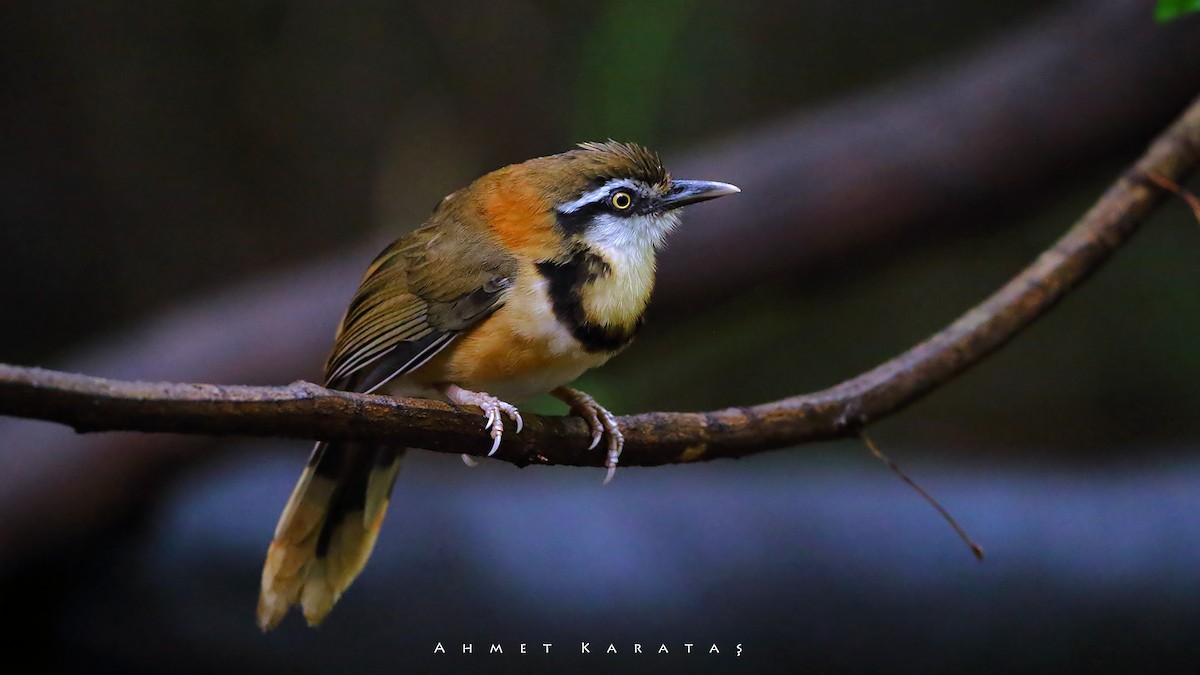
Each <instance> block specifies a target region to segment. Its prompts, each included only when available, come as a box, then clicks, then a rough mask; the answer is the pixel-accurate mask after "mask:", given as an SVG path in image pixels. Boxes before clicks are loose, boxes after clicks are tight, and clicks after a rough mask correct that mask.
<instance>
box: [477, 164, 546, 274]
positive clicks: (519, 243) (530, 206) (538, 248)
mask: <svg viewBox="0 0 1200 675" xmlns="http://www.w3.org/2000/svg"><path fill="white" fill-rule="evenodd" d="M483 210H484V213H486V214H487V222H488V226H489V227H491V228H492V231H493V232H495V233H496V235H497V236H499V237H500V240H501V241H503V242H504V244H505V245H506V246H508V247H509V249H511V250H513V251H515V252H517V253H518V254H521V255H526V256H530V257H532V258H533V259H534V260H545V259H547V258H552V257H554V255H555V254H556V253H557V252H558V249H559V246H558V244H559V235H558V232H556V231H555V229H554V214H553V211H552V209H551V208H550V204H549V203H547V201H546V198H545V197H543V196H542V195H541V194H540V193H539V192H538V191H537V190H536V189H535V188H534V186H533V185H532V184H530V183H529V182H526V181H524V180H522V177H521V175H520V173H519V172H517V171H510V172H506V174H505V175H503V176H502V177H498V179H497V180H495V181H492V182H491V184H490V185H488V186H487V188H486V190H485V191H484V197H483Z"/></svg>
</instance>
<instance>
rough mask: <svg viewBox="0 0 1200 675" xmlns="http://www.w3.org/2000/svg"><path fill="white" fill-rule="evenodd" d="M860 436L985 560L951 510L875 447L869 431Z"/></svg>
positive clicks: (862, 432) (874, 452)
mask: <svg viewBox="0 0 1200 675" xmlns="http://www.w3.org/2000/svg"><path fill="white" fill-rule="evenodd" d="M858 437H859V438H860V439H862V442H863V444H864V445H866V446H867V449H868V450H870V451H871V454H872V455H875V459H878V460H879V461H881V462H883V463H884V465H886V466H887V468H889V469H891V471H892V473H894V474H896V475H897V476H898V477H899V478H900V480H902V481H904V482H905V483H908V486H909V487H910V488H912V489H914V490H916V491H917V494H919V495H921V498H922V499H924V500H925V501H927V502H929V505H930V506H932V507H933V508H934V509H936V510H937V512H938V513H940V514H941V515H942V518H943V519H945V521H946V522H947V523H950V527H952V528H954V532H955V533H957V534H958V537H959V539H962V540H963V542H964V543H966V545H967V547H968V548H970V549H971V553H973V554H974V555H975V559H976V560H979V561H980V562H983V547H982V546H980V545H979V544H976V543H975V541H974V540H973V539H971V536H970V535H968V534H967V531H966V530H964V529H963V528H962V526H961V525H959V524H958V521H957V520H955V519H954V516H952V515H950V512H949V511H947V510H946V509H945V508H944V507H943V506H942V505H941V504H940V503H939V502H938V500H936V499H934V498H933V495H931V494H929V493H928V492H926V491H925V488H923V487H921V486H920V485H917V483H916V481H914V480H913V479H911V478H909V477H908V474H906V473H904V470H903V469H901V468H900V465H898V464H896V463H895V462H893V461H892V458H891V457H888V456H887V455H885V454H883V452H881V451H880V450H879V448H877V447H875V441H872V440H871V437H870V436H868V435H867V432H865V431H859V432H858Z"/></svg>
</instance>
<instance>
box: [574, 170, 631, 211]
mask: <svg viewBox="0 0 1200 675" xmlns="http://www.w3.org/2000/svg"><path fill="white" fill-rule="evenodd" d="M620 187H625V188H629V189H630V190H635V189H636V188H637V186H636V185H634V182H633V179H631V178H618V179H616V180H610V181H608V182H607V183H605V184H604V185H601V186H600V187H598V188H596V189H595V190H592V191H591V192H585V193H583V196H582V197H580V198H579V199H576V200H575V201H573V202H567V203H566V204H563V205H562V206H560V207H558V208H557V209H555V210H556V211H558V212H559V213H574V212H576V211H578V210H579V209H582V208H583V207H585V206H587V205H588V204H593V203H595V202H598V201H600V200H601V199H603V198H605V197H607V196H608V193H609V192H612V191H613V190H615V189H617V188H620Z"/></svg>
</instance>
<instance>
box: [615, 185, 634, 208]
mask: <svg viewBox="0 0 1200 675" xmlns="http://www.w3.org/2000/svg"><path fill="white" fill-rule="evenodd" d="M612 205H613V208H614V209H617V210H618V211H624V210H625V209H627V208H629V207H630V206H633V195H630V194H629V193H628V192H626V191H624V190H621V191H620V192H617V193H614V194H613V196H612Z"/></svg>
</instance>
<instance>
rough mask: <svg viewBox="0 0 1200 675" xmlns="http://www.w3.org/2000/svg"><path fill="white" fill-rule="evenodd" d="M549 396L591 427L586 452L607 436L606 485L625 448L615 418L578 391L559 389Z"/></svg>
mask: <svg viewBox="0 0 1200 675" xmlns="http://www.w3.org/2000/svg"><path fill="white" fill-rule="evenodd" d="M550 395H551V396H553V397H554V398H556V399H558V400H560V401H562V402H563V403H566V404H567V405H569V406H571V411H572V412H574V413H575V414H576V415H579V416H580V417H582V418H583V419H585V420H587V422H588V424H589V425H590V426H591V427H592V444H591V445H589V446H588V450H591V449H592V448H594V447H596V445H598V444H599V443H600V437H601V436H603V435H604V434H605V433H607V434H608V448H607V450H608V457H607V458H606V459H605V460H604V466H607V467H608V473H607V474H606V475H605V476H604V482H605V483H606V484H607V483H608V481H610V480H612V477H613V474H614V473H616V471H617V461H618V460H620V458H621V448H623V447H625V436H623V435H622V434H621V428H620V427H618V426H617V418H616V417H615V416H613V414H612V413H610V412H608V410H606V409H605V408H604V406H602V405H600V404H599V403H597V402H596V399H594V398H592V397H591V396H589V395H588V394H585V393H583V392H582V391H579V390H578V389H572V388H570V387H559V388H557V389H555V390H554V391H552V392H550Z"/></svg>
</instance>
